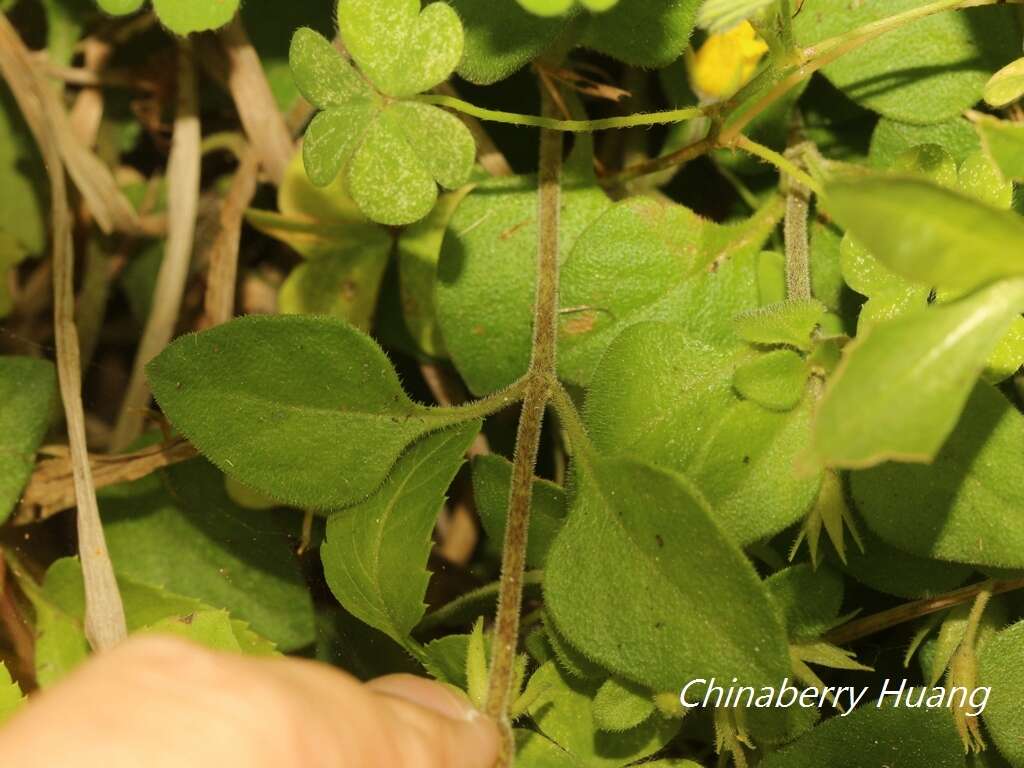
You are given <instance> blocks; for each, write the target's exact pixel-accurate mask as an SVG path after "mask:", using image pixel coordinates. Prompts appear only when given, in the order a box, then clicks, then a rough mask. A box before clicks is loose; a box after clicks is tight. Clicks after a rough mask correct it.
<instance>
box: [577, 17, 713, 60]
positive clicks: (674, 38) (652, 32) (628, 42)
mask: <svg viewBox="0 0 1024 768" xmlns="http://www.w3.org/2000/svg"><path fill="white" fill-rule="evenodd" d="M598 3H600V5H601V6H602V9H603V8H605V7H607V6H608V5H609V4H610V0H585V2H584V4H585V5H587V6H589V7H591V9H592V10H595V8H594V6H596V5H597V4H598ZM700 3H701V0H620V1H619V2H618V3H617V4H616V5H615V6H613V7H612V8H610V9H608V10H605V11H604V12H603V13H592V14H590V15H589V16H588V17H587V19H586V21H585V25H584V27H583V32H582V35H581V37H580V45H582V46H584V47H586V48H591V49H593V50H595V51H598V52H599V53H603V54H605V55H607V56H611V57H612V58H614V59H618V60H619V61H622V62H625V63H626V64H629V65H630V66H633V67H645V68H648V69H657V68H660V67H664V66H667V65H669V64H671V63H672V62H673V61H675V60H676V59H678V58H679V57H680V56H681V55H682V54H683V51H684V50H686V46H687V43H688V42H689V40H690V34H691V33H692V32H693V26H694V23H695V21H696V17H697V6H699V5H700Z"/></svg>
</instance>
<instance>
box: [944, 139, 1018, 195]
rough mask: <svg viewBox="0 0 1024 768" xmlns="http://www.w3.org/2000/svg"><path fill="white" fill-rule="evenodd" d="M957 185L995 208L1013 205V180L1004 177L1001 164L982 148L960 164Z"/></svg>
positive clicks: (966, 192)
mask: <svg viewBox="0 0 1024 768" xmlns="http://www.w3.org/2000/svg"><path fill="white" fill-rule="evenodd" d="M1022 146H1024V145H1022ZM957 187H958V189H959V190H960V191H961V192H963V193H964V194H965V195H967V196H968V197H973V198H974V199H975V200H980V201H981V202H983V203H986V204H987V205H991V206H992V207H993V208H1002V209H1003V210H1009V209H1010V208H1011V207H1013V182H1012V181H1007V180H1006V179H1004V178H1003V174H1002V171H1001V170H1000V169H999V166H998V165H996V163H995V162H994V161H993V160H992V159H990V158H989V157H988V155H986V154H985V153H984V152H983V151H981V150H978V151H976V152H972V153H971V154H970V155H968V156H967V157H966V158H964V161H963V162H962V163H961V164H960V169H959V171H958V174H957Z"/></svg>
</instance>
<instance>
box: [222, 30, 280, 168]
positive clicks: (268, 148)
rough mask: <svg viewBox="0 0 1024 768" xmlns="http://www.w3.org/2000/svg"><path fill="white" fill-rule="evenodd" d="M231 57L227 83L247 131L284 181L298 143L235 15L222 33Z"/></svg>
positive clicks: (267, 165)
mask: <svg viewBox="0 0 1024 768" xmlns="http://www.w3.org/2000/svg"><path fill="white" fill-rule="evenodd" d="M220 39H221V42H222V43H223V46H224V53H225V54H226V56H227V60H228V73H227V85H228V90H230V91H231V96H232V98H233V99H234V101H235V108H236V109H237V110H238V117H239V118H240V119H241V121H242V126H243V127H244V128H245V133H246V135H247V136H248V137H249V141H250V143H251V144H252V146H253V148H254V149H255V150H256V154H257V155H258V156H259V159H260V163H261V164H262V165H263V169H264V170H265V171H266V172H267V175H268V176H269V177H270V179H271V181H273V182H274V184H277V185H280V184H281V182H282V181H283V180H284V174H285V171H286V170H287V168H288V163H289V162H290V161H291V159H292V155H293V154H294V153H295V144H294V143H293V142H292V137H291V133H290V132H289V131H288V126H287V125H285V122H284V118H283V117H282V116H281V111H280V110H279V109H278V107H277V103H276V102H275V101H274V94H273V93H272V92H271V90H270V84H269V83H268V82H267V76H266V73H265V72H264V70H263V65H262V64H261V63H260V57H259V54H257V53H256V49H255V48H253V46H252V43H251V42H249V36H248V35H247V34H246V32H245V27H244V26H243V25H242V20H241V17H239V16H236V17H235V19H234V21H232V22H231V23H230V24H228V25H227V26H226V27H224V29H222V30H221V32H220Z"/></svg>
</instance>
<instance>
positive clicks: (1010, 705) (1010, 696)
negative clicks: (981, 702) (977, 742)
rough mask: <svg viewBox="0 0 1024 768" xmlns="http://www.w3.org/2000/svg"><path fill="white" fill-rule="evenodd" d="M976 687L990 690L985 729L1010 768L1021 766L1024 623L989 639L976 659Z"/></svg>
mask: <svg viewBox="0 0 1024 768" xmlns="http://www.w3.org/2000/svg"><path fill="white" fill-rule="evenodd" d="M978 677H979V680H978V682H979V684H980V685H983V686H989V687H991V689H992V690H991V693H990V694H989V701H988V706H986V707H985V713H984V715H983V717H984V720H985V728H986V730H987V731H988V733H989V734H990V735H991V736H992V740H993V741H994V742H995V744H996V746H997V747H998V748H999V751H1000V752H1001V753H1002V755H1003V756H1004V757H1005V758H1006V759H1007V760H1009V762H1010V764H1011V765H1013V766H1020V765H1024V743H1021V739H1020V735H1021V733H1022V732H1024V622H1017V623H1016V624H1014V625H1012V626H1010V627H1007V628H1006V629H1004V630H1002V631H1001V632H998V633H997V634H996V635H994V636H993V637H991V638H990V639H989V640H988V642H987V643H985V645H984V647H983V648H982V649H981V653H980V654H979V657H978Z"/></svg>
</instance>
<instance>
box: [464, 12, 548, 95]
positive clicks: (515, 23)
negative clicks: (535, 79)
mask: <svg viewBox="0 0 1024 768" xmlns="http://www.w3.org/2000/svg"><path fill="white" fill-rule="evenodd" d="M448 2H449V3H450V4H451V5H452V6H453V7H454V8H455V10H456V11H457V12H458V14H459V17H460V18H461V19H462V26H463V29H464V32H465V36H466V40H465V50H464V51H463V54H462V61H461V62H460V63H459V68H458V73H459V76H460V77H463V78H465V79H466V80H469V81H470V82H471V83H476V84H478V85H490V84H491V83H496V82H498V81H499V80H503V79H504V78H506V77H509V76H510V75H512V74H514V73H515V72H517V71H518V70H520V69H522V68H523V67H524V66H526V65H527V64H528V63H529V62H530V61H532V60H533V59H535V58H536V57H537V56H539V55H540V54H541V53H543V51H544V50H545V49H546V48H548V46H550V45H551V44H552V43H554V42H555V40H556V39H557V37H558V35H559V34H560V33H561V32H562V30H563V29H564V28H565V25H566V23H567V22H568V18H566V17H556V18H545V17H542V16H537V15H536V14H533V13H530V12H529V11H527V10H526V9H525V8H523V7H522V6H521V5H519V4H518V3H513V2H501V3H495V2H494V0H448Z"/></svg>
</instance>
